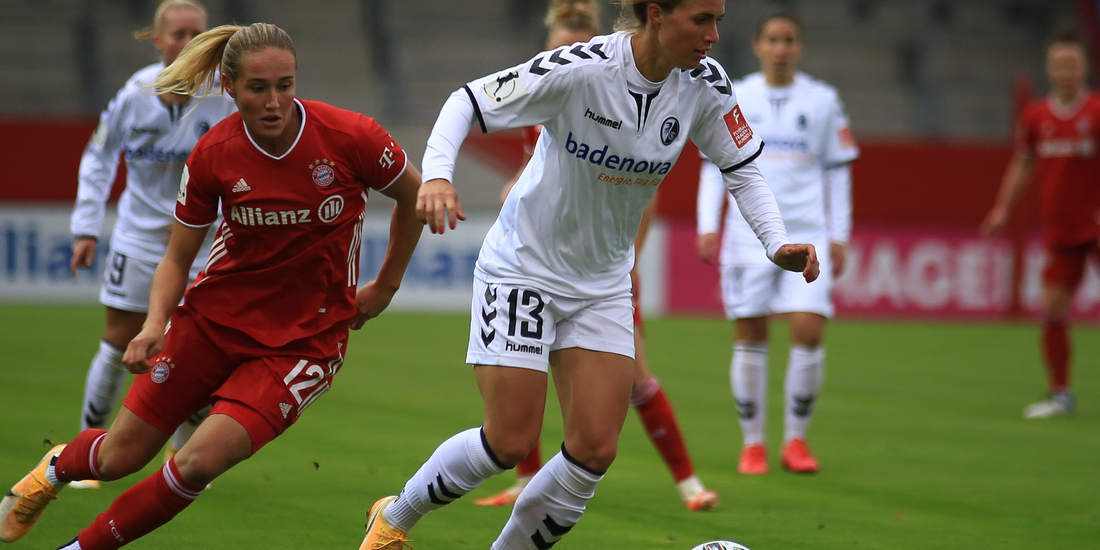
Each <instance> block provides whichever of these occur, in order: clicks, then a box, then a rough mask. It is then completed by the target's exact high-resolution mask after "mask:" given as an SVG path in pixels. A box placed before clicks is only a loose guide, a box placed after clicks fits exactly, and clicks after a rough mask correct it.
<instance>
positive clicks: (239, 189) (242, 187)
mask: <svg viewBox="0 0 1100 550" xmlns="http://www.w3.org/2000/svg"><path fill="white" fill-rule="evenodd" d="M251 190H252V188H251V187H249V186H248V184H247V183H245V181H244V178H241V179H239V180H237V184H236V185H234V186H233V192H234V193H244V192H245V191H251Z"/></svg>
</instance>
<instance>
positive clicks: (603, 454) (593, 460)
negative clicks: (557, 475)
mask: <svg viewBox="0 0 1100 550" xmlns="http://www.w3.org/2000/svg"><path fill="white" fill-rule="evenodd" d="M570 443H571V442H568V441H567V442H566V444H565V451H566V452H567V453H569V456H570V457H572V458H573V460H575V461H576V462H579V463H581V464H583V465H584V466H585V467H586V468H588V469H590V470H595V471H597V472H606V471H607V469H608V468H610V467H611V463H613V462H615V455H616V454H617V453H618V450H619V442H618V439H617V438H613V437H612V438H601V439H599V440H595V439H589V440H579V441H577V442H575V443H573V444H570Z"/></svg>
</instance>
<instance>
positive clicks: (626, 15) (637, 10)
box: [615, 0, 683, 32]
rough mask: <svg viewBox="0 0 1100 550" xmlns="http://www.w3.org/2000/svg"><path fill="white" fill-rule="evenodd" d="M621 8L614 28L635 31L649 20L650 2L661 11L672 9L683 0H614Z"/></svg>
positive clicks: (642, 27)
mask: <svg viewBox="0 0 1100 550" xmlns="http://www.w3.org/2000/svg"><path fill="white" fill-rule="evenodd" d="M615 3H616V4H618V5H619V6H620V8H621V13H620V15H619V20H618V21H615V30H617V31H634V32H637V31H639V30H642V29H644V28H645V26H646V23H647V22H649V16H648V15H646V13H647V12H648V11H649V5H650V4H657V5H658V6H660V7H661V10H662V11H666V12H668V11H672V10H674V9H676V6H679V5H680V4H682V3H683V0H615Z"/></svg>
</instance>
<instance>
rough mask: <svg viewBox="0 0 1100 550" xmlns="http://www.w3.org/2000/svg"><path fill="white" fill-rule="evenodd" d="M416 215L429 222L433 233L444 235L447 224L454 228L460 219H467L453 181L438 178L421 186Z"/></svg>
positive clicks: (423, 221) (422, 221)
mask: <svg viewBox="0 0 1100 550" xmlns="http://www.w3.org/2000/svg"><path fill="white" fill-rule="evenodd" d="M416 217H417V218H418V219H420V222H421V223H425V224H428V227H429V228H430V229H431V230H432V233H439V234H440V235H442V234H443V232H444V231H446V226H447V225H450V226H451V229H454V228H455V227H456V226H458V222H459V220H465V219H466V214H464V213H463V212H462V203H461V202H459V201H458V191H455V188H454V187H453V186H452V185H451V182H449V181H447V180H445V179H438V178H436V179H434V180H429V181H426V182H424V184H423V185H421V186H420V191H418V192H417V194H416ZM448 221H449V222H450V223H449V224H448Z"/></svg>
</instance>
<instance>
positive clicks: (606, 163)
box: [565, 132, 672, 175]
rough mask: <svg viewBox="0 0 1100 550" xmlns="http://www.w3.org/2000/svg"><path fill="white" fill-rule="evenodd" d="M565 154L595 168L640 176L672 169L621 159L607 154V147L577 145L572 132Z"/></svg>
mask: <svg viewBox="0 0 1100 550" xmlns="http://www.w3.org/2000/svg"><path fill="white" fill-rule="evenodd" d="M565 152H567V153H569V154H571V155H575V156H576V157H577V158H578V159H580V160H587V161H588V162H591V163H592V164H595V165H596V166H603V167H606V168H607V169H608V170H619V171H621V172H633V173H635V174H642V173H646V172H648V173H649V174H652V175H658V174H659V175H664V174H667V173H668V171H669V170H671V169H672V163H671V162H660V161H648V160H635V159H633V158H631V157H622V156H619V155H616V154H615V153H610V154H609V153H608V146H607V145H604V146H603V147H602V148H600V149H596V147H595V146H592V145H589V144H587V143H584V142H580V143H578V142H577V141H576V140H575V139H573V132H569V136H568V137H566V138H565Z"/></svg>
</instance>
